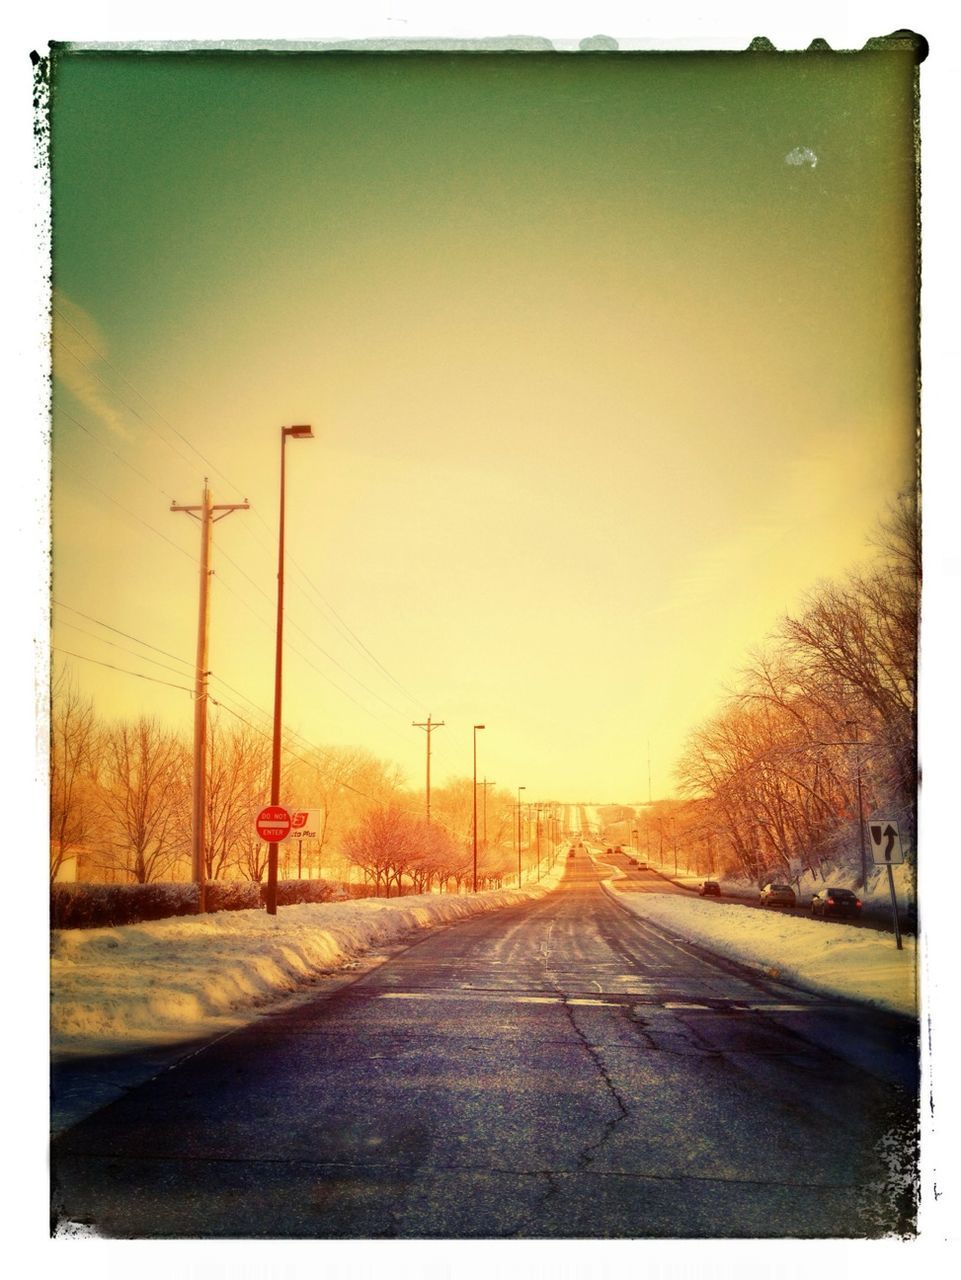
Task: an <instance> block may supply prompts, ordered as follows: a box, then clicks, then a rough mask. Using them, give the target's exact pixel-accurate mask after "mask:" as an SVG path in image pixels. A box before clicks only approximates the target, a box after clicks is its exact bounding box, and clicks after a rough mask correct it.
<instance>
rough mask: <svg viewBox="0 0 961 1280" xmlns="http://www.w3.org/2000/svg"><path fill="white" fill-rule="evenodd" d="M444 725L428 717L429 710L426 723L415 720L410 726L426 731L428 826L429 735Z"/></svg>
mask: <svg viewBox="0 0 961 1280" xmlns="http://www.w3.org/2000/svg"><path fill="white" fill-rule="evenodd" d="M443 726H444V721H443V720H434V721H432V720H431V718H430V712H428V713H427V723H426V724H418V723H417V721H416V720H412V721H411V727H412V728H414V729H423V730H425V732H426V733H427V825H428V826H430V735H431V734H432V733H433V732H434V730H435V729H441V728H443Z"/></svg>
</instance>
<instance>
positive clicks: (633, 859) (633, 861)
mask: <svg viewBox="0 0 961 1280" xmlns="http://www.w3.org/2000/svg"><path fill="white" fill-rule="evenodd" d="M630 861H631V866H633V867H639V866H640V865H641V864H640V863H639V862H638V860H637V859H636V858H631V860H630Z"/></svg>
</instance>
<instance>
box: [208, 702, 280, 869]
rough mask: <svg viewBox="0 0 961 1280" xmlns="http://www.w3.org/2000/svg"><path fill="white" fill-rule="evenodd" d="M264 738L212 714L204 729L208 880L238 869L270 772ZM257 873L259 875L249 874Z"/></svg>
mask: <svg viewBox="0 0 961 1280" xmlns="http://www.w3.org/2000/svg"><path fill="white" fill-rule="evenodd" d="M269 748H270V744H269V742H268V741H267V739H266V738H265V737H264V736H263V735H262V734H259V733H256V732H255V731H253V730H251V729H250V728H248V727H247V726H244V725H241V726H238V727H235V728H233V729H231V730H229V731H228V730H226V729H224V727H223V725H222V724H221V722H220V720H219V719H218V718H214V719H212V720H211V722H210V727H209V729H208V734H207V787H206V814H205V823H204V865H205V874H206V878H207V879H208V880H219V879H223V878H224V877H225V876H226V875H227V874H228V873H229V872H230V870H231V869H233V868H236V869H238V870H242V863H243V862H244V860H245V854H246V853H247V852H249V842H248V841H247V840H246V839H245V835H246V834H247V833H248V832H249V833H252V834H253V835H254V836H256V833H255V832H253V817H254V813H255V811H256V809H257V805H258V800H259V798H260V797H261V796H263V795H264V794H266V792H267V789H268V786H269V778H270V749H269ZM253 878H256V879H259V876H257V877H253Z"/></svg>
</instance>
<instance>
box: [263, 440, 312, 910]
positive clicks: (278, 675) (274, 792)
mask: <svg viewBox="0 0 961 1280" xmlns="http://www.w3.org/2000/svg"><path fill="white" fill-rule="evenodd" d="M288 436H294V437H296V438H297V439H307V440H310V439H313V432H312V431H311V429H310V427H309V426H297V427H281V428H280V523H279V530H278V536H277V543H278V548H277V644H276V649H275V653H274V733H273V750H272V752H271V758H270V803H271V804H272V805H278V804H280V739H281V714H280V713H281V687H282V672H283V657H284V515H285V512H284V490H285V467H286V453H287V448H286V446H287V437H288ZM266 896H267V900H266V907H267V914H268V915H271V916H275V915H276V914H277V841H276V840H272V841H271V842H270V844H269V845H268V846H267V895H266Z"/></svg>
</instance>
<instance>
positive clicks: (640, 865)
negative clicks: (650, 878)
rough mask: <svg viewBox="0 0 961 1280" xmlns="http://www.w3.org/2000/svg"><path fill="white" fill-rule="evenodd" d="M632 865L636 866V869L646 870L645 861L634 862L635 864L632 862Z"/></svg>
mask: <svg viewBox="0 0 961 1280" xmlns="http://www.w3.org/2000/svg"><path fill="white" fill-rule="evenodd" d="M634 865H635V866H636V867H637V869H638V871H646V870H647V863H646V862H635V864H634Z"/></svg>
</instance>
